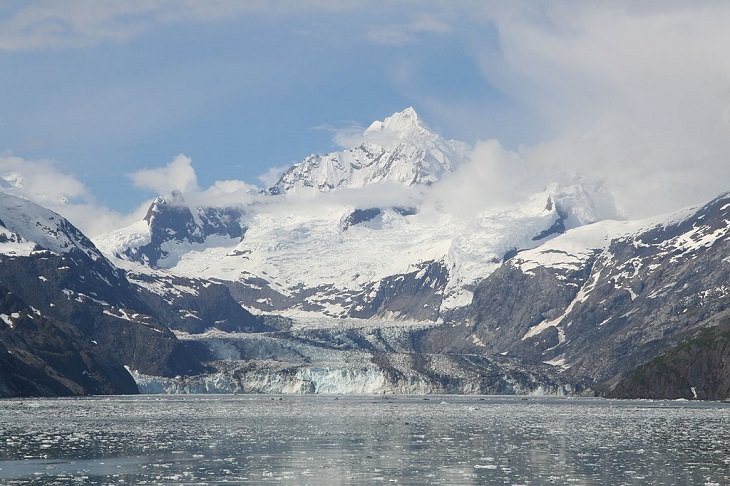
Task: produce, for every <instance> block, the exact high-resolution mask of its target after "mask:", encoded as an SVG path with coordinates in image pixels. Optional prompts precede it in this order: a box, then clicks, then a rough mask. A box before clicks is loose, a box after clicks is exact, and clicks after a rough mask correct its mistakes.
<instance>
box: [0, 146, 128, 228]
mask: <svg viewBox="0 0 730 486" xmlns="http://www.w3.org/2000/svg"><path fill="white" fill-rule="evenodd" d="M0 190H2V191H4V192H7V193H10V194H14V195H16V196H20V197H24V198H27V199H30V200H31V201H33V202H35V203H37V204H40V205H41V206H44V207H46V208H48V209H51V210H53V211H55V212H57V213H59V214H61V215H62V216H64V217H65V218H67V219H68V220H69V221H71V223H73V224H74V225H75V226H77V227H78V228H80V229H81V230H82V231H83V232H84V233H85V234H87V235H95V234H99V233H103V232H106V231H110V230H112V229H115V228H118V227H120V226H122V225H125V224H128V223H129V222H131V221H132V220H133V218H135V217H136V215H130V216H125V215H122V214H120V213H117V212H115V211H112V210H110V209H108V208H105V207H103V206H100V205H99V204H98V203H97V202H96V200H95V198H94V197H93V196H92V195H91V194H90V193H89V190H88V188H87V187H86V186H85V185H84V183H83V182H81V181H80V180H78V179H77V178H76V177H74V176H72V175H69V174H66V173H64V172H63V171H62V170H61V169H60V168H59V167H58V166H57V165H56V163H55V162H53V161H49V160H28V159H24V158H22V157H17V156H13V155H6V156H0Z"/></svg>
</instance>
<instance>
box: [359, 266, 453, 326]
mask: <svg viewBox="0 0 730 486" xmlns="http://www.w3.org/2000/svg"><path fill="white" fill-rule="evenodd" d="M448 279H449V271H448V269H447V268H446V266H445V265H444V263H443V262H441V261H437V262H425V263H423V264H422V265H421V267H420V269H418V270H416V271H414V272H411V273H407V274H404V275H392V276H390V277H387V278H384V279H383V280H381V281H380V282H377V283H375V284H371V285H370V286H369V287H368V288H366V289H365V291H364V292H362V293H361V294H359V295H358V296H355V297H354V299H353V300H354V301H355V302H356V303H355V305H353V307H352V308H351V310H350V314H349V315H350V317H358V318H363V319H368V318H371V317H374V316H376V315H377V316H388V315H392V316H397V317H402V318H411V319H416V320H425V321H435V320H437V319H438V317H439V309H440V307H441V300H442V299H443V289H444V287H446V284H447V283H448Z"/></svg>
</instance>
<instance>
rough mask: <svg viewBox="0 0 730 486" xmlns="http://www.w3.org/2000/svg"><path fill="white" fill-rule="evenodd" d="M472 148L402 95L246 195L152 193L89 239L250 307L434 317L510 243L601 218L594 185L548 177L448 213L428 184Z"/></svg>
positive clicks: (120, 259)
mask: <svg viewBox="0 0 730 486" xmlns="http://www.w3.org/2000/svg"><path fill="white" fill-rule="evenodd" d="M470 151H471V149H470V147H469V146H468V145H467V144H466V143H463V142H459V141H454V140H445V139H444V138H442V137H441V136H439V135H438V134H436V133H434V132H432V131H431V130H429V129H428V127H427V126H426V125H425V124H424V123H423V122H422V120H421V119H420V118H419V116H418V114H417V113H416V111H415V110H414V109H413V108H407V109H405V110H404V111H401V112H398V113H395V114H393V115H391V116H389V117H387V118H385V119H384V120H383V121H375V122H373V123H372V124H371V125H370V126H369V127H368V128H367V129H365V130H363V131H362V134H361V140H360V144H359V145H358V146H357V147H355V148H351V149H348V150H344V151H341V152H335V153H331V154H327V155H312V156H309V157H307V158H306V159H304V160H302V161H301V162H299V163H297V164H294V165H293V166H292V167H291V168H290V169H289V170H288V171H287V172H286V173H285V174H284V175H283V176H282V177H281V179H280V180H279V182H278V183H277V184H276V185H275V186H273V187H272V188H271V189H270V191H269V193H268V194H262V195H259V196H258V198H257V199H255V202H253V203H251V202H248V203H244V202H241V204H240V205H238V206H235V207H225V208H219V207H199V206H198V207H191V206H189V205H187V204H186V203H185V202H184V200H183V199H182V198H181V197H180V195H179V194H173V195H169V196H165V197H160V198H157V199H156V200H155V201H154V202H153V203H152V206H151V207H150V210H149V211H148V215H147V217H146V218H145V219H144V220H142V221H139V222H138V223H135V224H134V225H132V226H130V227H128V228H123V229H121V230H118V231H116V232H114V233H111V234H108V235H103V236H101V237H98V238H97V243H98V244H99V245H100V247H101V248H103V249H104V251H105V253H106V254H107V255H109V256H110V257H111V258H114V259H115V260H116V261H117V264H118V265H119V266H122V267H124V268H129V269H132V270H133V271H134V272H136V273H139V274H149V273H151V272H152V273H154V272H159V271H164V272H169V273H170V274H173V275H176V276H180V277H186V278H200V277H202V278H208V279H215V280H216V281H221V282H226V283H227V284H228V285H229V286H230V287H231V288H232V292H233V293H234V295H235V296H236V297H237V298H238V300H239V302H240V303H241V304H242V305H244V307H246V308H247V309H250V310H252V311H253V312H275V313H283V314H285V315H298V316H299V315H302V314H308V315H310V314H317V315H325V316H328V317H337V318H344V317H357V318H373V317H380V318H386V317H387V318H394V319H417V320H425V321H432V322H433V321H439V320H441V319H443V318H444V316H445V314H446V313H448V312H451V311H453V310H455V309H459V308H462V307H464V306H466V305H468V304H469V303H470V301H471V296H472V289H473V288H474V286H475V285H476V284H477V283H478V282H479V281H480V280H482V279H483V278H485V277H486V276H488V275H489V273H490V272H492V271H493V270H494V269H496V268H497V267H498V266H499V265H501V264H502V262H503V261H504V260H505V259H507V258H509V257H510V255H512V254H514V253H515V252H517V251H521V250H524V249H527V248H533V247H535V246H538V245H540V244H542V243H543V242H545V241H547V240H549V239H551V238H553V237H555V236H556V235H558V234H560V233H563V232H565V231H566V230H567V229H570V228H572V227H577V226H580V225H583V224H586V223H591V222H593V221H595V220H597V219H598V216H597V214H596V210H595V207H594V205H593V202H592V199H591V194H590V193H589V191H587V190H586V189H585V188H584V187H582V186H580V185H573V186H559V185H556V184H553V185H551V186H549V187H547V188H545V189H544V190H543V191H540V192H538V193H536V194H533V195H530V196H527V197H525V198H523V199H522V200H520V201H517V202H516V203H513V204H510V205H506V206H500V207H486V208H485V207H480V206H479V205H478V202H474V207H473V209H472V210H471V211H470V215H469V216H468V217H465V216H464V215H463V214H458V215H457V214H453V213H452V212H450V210H449V209H448V208H445V207H442V206H440V205H439V204H438V203H434V202H433V200H432V199H433V198H430V197H429V196H428V191H429V190H431V189H432V188H436V187H437V185H438V184H439V182H440V181H442V179H444V178H446V177H448V176H450V175H452V174H454V173H455V172H456V171H458V170H459V168H460V167H462V166H464V164H467V163H468V162H469V158H470ZM443 193H444V191H443V190H441V191H439V194H443Z"/></svg>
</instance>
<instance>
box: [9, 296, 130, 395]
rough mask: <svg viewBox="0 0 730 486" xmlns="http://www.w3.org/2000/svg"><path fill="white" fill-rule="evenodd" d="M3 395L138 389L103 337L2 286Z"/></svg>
mask: <svg viewBox="0 0 730 486" xmlns="http://www.w3.org/2000/svg"><path fill="white" fill-rule="evenodd" d="M0 308H1V309H2V314H3V316H4V317H3V320H4V321H5V322H4V323H0V396H45V395H61V396H66V395H87V394H120V393H136V392H137V386H136V385H135V383H134V380H132V377H131V376H130V375H129V373H127V371H126V370H125V369H124V368H123V367H122V366H121V364H119V363H118V362H117V361H116V360H114V359H113V358H111V356H110V355H109V354H107V353H106V350H105V349H103V348H102V347H101V346H99V344H98V342H97V341H95V340H93V339H90V337H88V336H85V335H84V334H83V333H82V332H80V331H79V330H78V329H77V328H75V327H74V326H72V325H69V324H67V323H65V322H63V321H57V320H52V319H49V318H46V317H44V316H43V315H42V314H41V313H40V311H38V310H37V309H35V308H33V307H31V306H28V305H27V304H26V303H25V302H23V301H22V300H21V299H19V298H18V297H17V296H16V295H15V294H13V293H12V292H10V291H8V290H7V289H6V288H0Z"/></svg>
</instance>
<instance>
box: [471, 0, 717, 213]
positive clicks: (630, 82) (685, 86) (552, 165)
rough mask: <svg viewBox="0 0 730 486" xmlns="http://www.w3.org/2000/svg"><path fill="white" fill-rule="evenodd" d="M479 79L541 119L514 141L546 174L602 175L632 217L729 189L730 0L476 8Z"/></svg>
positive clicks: (525, 159)
mask: <svg viewBox="0 0 730 486" xmlns="http://www.w3.org/2000/svg"><path fill="white" fill-rule="evenodd" d="M482 13H483V14H484V16H485V18H486V19H488V21H490V22H493V23H494V25H495V26H496V28H497V31H498V34H499V40H500V43H499V50H498V51H497V52H495V51H494V50H489V49H485V50H483V51H481V52H479V53H478V54H477V56H476V57H477V61H478V62H479V66H480V69H481V71H482V73H483V75H484V77H485V79H486V80H487V81H488V82H489V83H491V84H492V85H494V86H497V87H499V89H500V90H502V91H503V92H504V93H506V94H507V95H509V96H511V97H514V98H516V99H519V100H520V101H521V102H523V103H525V104H526V105H528V106H529V107H530V108H531V110H532V111H533V112H534V113H535V114H536V115H537V116H539V117H541V118H542V120H544V125H545V126H546V127H548V129H547V130H546V131H545V133H544V134H543V137H542V138H543V142H541V143H538V144H536V145H533V146H523V147H520V148H519V149H518V151H519V153H520V158H521V161H520V163H522V164H523V165H524V169H525V170H526V171H527V172H528V173H532V174H534V175H539V177H540V178H542V179H543V180H546V181H549V180H551V179H552V180H560V179H565V178H571V177H575V176H576V175H579V176H581V177H583V178H586V179H593V180H604V181H606V182H607V183H608V185H609V187H610V190H611V191H612V192H613V193H614V195H615V199H616V202H617V204H618V205H619V210H620V211H621V212H622V213H623V214H624V215H626V216H629V217H641V216H648V215H652V214H656V213H658V212H666V211H670V210H673V209H677V208H679V207H682V206H686V205H690V204H695V203H699V202H702V201H703V200H706V199H709V198H711V197H713V196H714V195H717V194H718V193H720V192H723V191H726V190H728V189H730V184H729V183H730V137H728V133H730V57H729V56H727V55H726V52H727V48H728V47H730V29H727V25H728V20H730V4H727V3H726V2H700V3H693V4H692V5H688V4H684V3H681V2H657V3H646V2H644V3H641V4H636V3H635V2H606V3H594V2H571V1H566V2H553V3H549V4H541V7H540V8H534V4H532V3H526V2H522V3H512V4H511V5H510V6H509V7H505V8H500V9H486V10H484V11H483V12H482Z"/></svg>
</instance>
